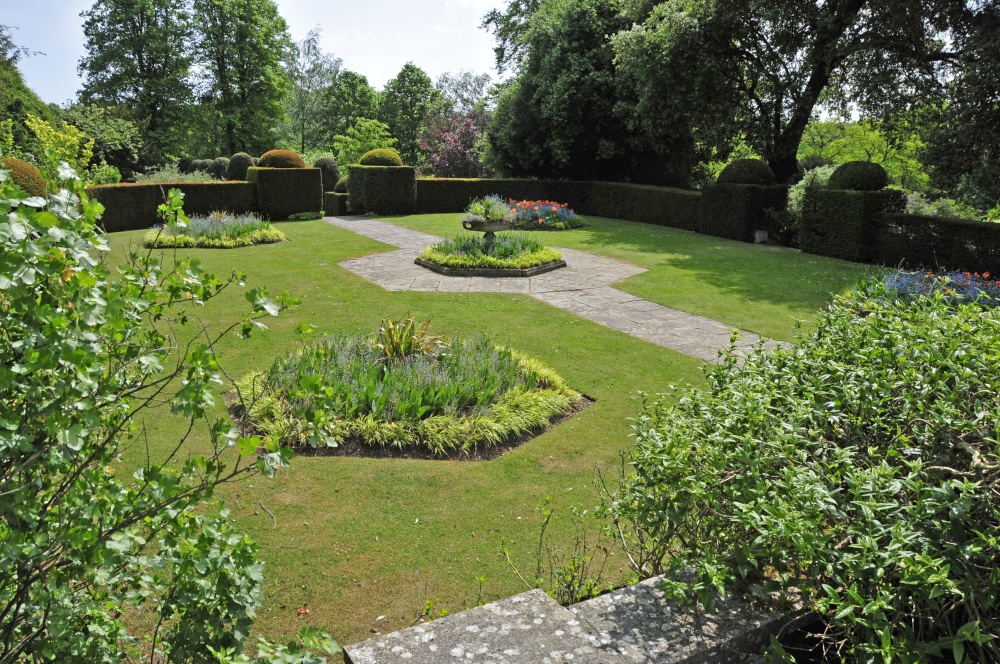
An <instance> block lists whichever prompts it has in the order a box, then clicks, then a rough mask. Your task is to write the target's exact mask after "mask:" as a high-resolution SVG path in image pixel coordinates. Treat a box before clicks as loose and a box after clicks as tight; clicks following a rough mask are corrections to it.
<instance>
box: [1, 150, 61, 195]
mask: <svg viewBox="0 0 1000 664" xmlns="http://www.w3.org/2000/svg"><path fill="white" fill-rule="evenodd" d="M0 166H2V167H3V169H4V170H7V171H10V179H11V180H13V181H14V184H16V185H17V186H19V187H20V188H21V189H24V190H25V191H26V192H28V193H29V194H31V195H32V196H42V197H45V196H46V195H47V194H48V193H49V186H48V185H47V184H46V183H45V178H43V177H42V172H41V171H40V170H38V167H37V166H35V165H34V164H29V163H28V162H26V161H21V160H20V159H14V158H12V157H3V158H2V159H0Z"/></svg>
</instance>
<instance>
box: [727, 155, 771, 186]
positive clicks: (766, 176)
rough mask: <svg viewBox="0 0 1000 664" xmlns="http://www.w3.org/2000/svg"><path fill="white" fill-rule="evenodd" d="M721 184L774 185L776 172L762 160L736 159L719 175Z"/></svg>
mask: <svg viewBox="0 0 1000 664" xmlns="http://www.w3.org/2000/svg"><path fill="white" fill-rule="evenodd" d="M718 182H719V184H759V185H765V186H766V185H771V184H774V182H775V178H774V171H772V170H771V167H770V166H768V165H767V162H765V161H762V160H760V159H734V160H733V161H732V162H730V163H729V165H728V166H726V167H725V168H723V169H722V172H721V173H719V179H718Z"/></svg>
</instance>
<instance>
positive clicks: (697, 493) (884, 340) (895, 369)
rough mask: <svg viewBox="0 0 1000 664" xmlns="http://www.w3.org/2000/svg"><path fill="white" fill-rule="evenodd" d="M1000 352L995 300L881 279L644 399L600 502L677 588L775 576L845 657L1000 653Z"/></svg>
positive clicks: (674, 592)
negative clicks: (697, 380)
mask: <svg viewBox="0 0 1000 664" xmlns="http://www.w3.org/2000/svg"><path fill="white" fill-rule="evenodd" d="M997 348H1000V309H997V308H992V309H984V308H982V307H981V306H979V305H976V304H964V305H959V306H956V305H953V304H949V303H948V302H947V301H946V300H944V299H940V298H927V297H923V298H918V299H916V300H913V299H907V300H906V301H902V302H900V301H897V300H896V297H895V294H894V293H892V292H890V291H888V289H886V288H885V286H884V284H882V283H880V282H879V281H877V280H873V281H872V282H871V283H868V284H865V285H864V286H862V287H861V288H860V289H859V290H857V291H855V292H853V293H851V294H849V295H847V296H843V297H838V298H836V299H835V300H834V302H833V303H832V304H831V305H830V306H829V308H828V310H827V311H825V312H823V313H821V314H820V318H819V321H818V330H817V332H816V333H814V334H812V335H811V336H809V337H805V338H802V339H800V340H799V341H798V343H797V344H796V345H795V346H794V347H792V348H788V349H783V350H778V351H772V352H760V353H757V354H753V355H751V356H750V357H748V358H743V357H739V356H738V355H737V354H736V353H731V354H729V355H728V356H727V357H726V358H725V359H724V360H723V361H722V362H721V364H720V365H719V366H718V367H716V368H715V369H714V370H713V371H711V372H710V373H709V374H708V379H709V385H708V390H707V391H706V390H702V389H686V388H685V389H682V390H680V393H678V394H672V395H670V396H669V397H665V398H663V399H659V398H657V399H656V400H652V401H649V402H647V403H646V405H645V408H644V410H643V412H642V413H641V415H640V416H639V417H638V418H637V419H636V420H635V422H634V425H633V428H634V430H635V433H636V438H635V448H634V451H633V453H632V457H631V459H630V461H631V462H632V464H633V465H632V468H633V469H634V475H632V476H631V477H629V478H627V479H626V481H625V483H624V485H623V486H622V490H621V491H620V492H614V493H612V495H610V496H609V497H608V501H607V502H606V505H605V508H606V510H607V514H608V515H609V516H610V517H612V518H613V519H616V520H617V521H618V523H619V524H620V525H622V526H623V527H624V528H625V530H624V531H623V532H625V533H626V537H625V538H624V542H625V544H626V546H631V547H633V551H635V552H637V551H647V552H648V551H655V552H656V553H655V556H654V558H653V559H650V560H649V561H648V563H647V565H646V567H647V569H662V570H663V571H665V573H666V577H665V579H666V585H665V588H666V590H667V593H668V595H670V596H673V597H682V596H683V597H687V598H689V599H690V598H691V597H692V595H697V596H698V597H699V599H701V600H702V601H704V602H708V603H711V602H712V600H713V599H714V598H715V597H716V596H718V594H720V593H721V592H722V590H723V589H727V590H734V589H736V588H738V587H741V586H743V585H744V584H748V583H767V584H768V585H769V586H770V587H771V588H773V589H779V588H783V589H786V590H789V591H790V592H792V593H794V594H795V595H796V596H800V597H801V598H802V600H803V604H804V605H806V606H810V607H815V608H816V609H817V610H818V611H820V612H821V613H822V614H823V615H824V616H825V618H826V620H827V621H828V623H829V625H830V627H831V632H830V633H829V634H828V636H829V638H830V640H831V642H834V643H835V642H837V641H840V640H843V641H844V642H845V651H844V652H842V653H841V654H842V655H844V656H846V658H847V661H852V662H887V661H890V660H891V661H894V662H928V661H942V662H943V661H946V660H947V661H956V662H970V663H971V662H992V663H996V662H1000V643H998V641H997V640H995V639H993V640H991V638H993V637H994V636H995V635H996V626H997V625H998V624H1000V566H998V565H997V560H998V557H1000V446H998V432H1000V410H998V409H997V406H996V404H997V403H1000V354H998V353H997V352H996V349H997ZM636 526H638V528H640V530H639V531H635V530H632V529H631V528H633V527H636ZM633 535H642V536H644V537H648V538H649V539H648V540H645V541H646V542H649V543H652V545H653V546H642V545H641V544H639V542H638V540H637V539H636V538H635V537H633ZM635 546H639V547H640V548H639V549H635V548H634V547H635ZM633 558H634V556H633Z"/></svg>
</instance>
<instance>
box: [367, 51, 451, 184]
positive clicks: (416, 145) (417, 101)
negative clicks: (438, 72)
mask: <svg viewBox="0 0 1000 664" xmlns="http://www.w3.org/2000/svg"><path fill="white" fill-rule="evenodd" d="M379 101H380V104H379V119H380V120H381V121H382V122H384V123H385V124H387V125H388V126H389V131H390V132H391V133H392V135H393V136H395V137H396V139H397V140H398V141H399V148H398V149H399V155H400V156H401V157H402V158H403V161H404V162H405V163H407V164H419V163H420V162H421V161H422V160H423V153H422V152H421V150H420V132H421V129H422V128H423V126H424V121H425V119H426V118H427V116H428V115H429V114H430V113H431V111H432V110H434V108H435V107H436V106H438V105H440V104H442V103H444V95H442V94H441V92H440V91H439V90H438V89H437V88H435V87H434V85H433V83H431V79H430V77H429V76H427V74H426V73H424V70H422V69H421V68H420V67H418V66H416V65H415V64H413V63H412V62H408V63H406V64H405V65H403V69H402V70H400V72H399V74H397V75H396V77H395V78H394V79H392V80H391V81H389V82H388V83H386V86H385V89H384V90H383V91H382V95H381V99H380V100H379Z"/></svg>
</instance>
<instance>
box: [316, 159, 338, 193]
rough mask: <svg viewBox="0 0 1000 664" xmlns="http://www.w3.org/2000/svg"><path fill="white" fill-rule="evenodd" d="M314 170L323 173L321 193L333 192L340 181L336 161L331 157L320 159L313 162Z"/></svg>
mask: <svg viewBox="0 0 1000 664" xmlns="http://www.w3.org/2000/svg"><path fill="white" fill-rule="evenodd" d="M313 166H314V167H315V168H318V169H320V170H321V171H323V191H335V190H336V189H335V188H336V186H337V182H338V181H339V180H340V167H339V166H338V165H337V159H336V158H335V157H332V156H325V157H320V158H319V159H317V160H316V161H315V162H313Z"/></svg>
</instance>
